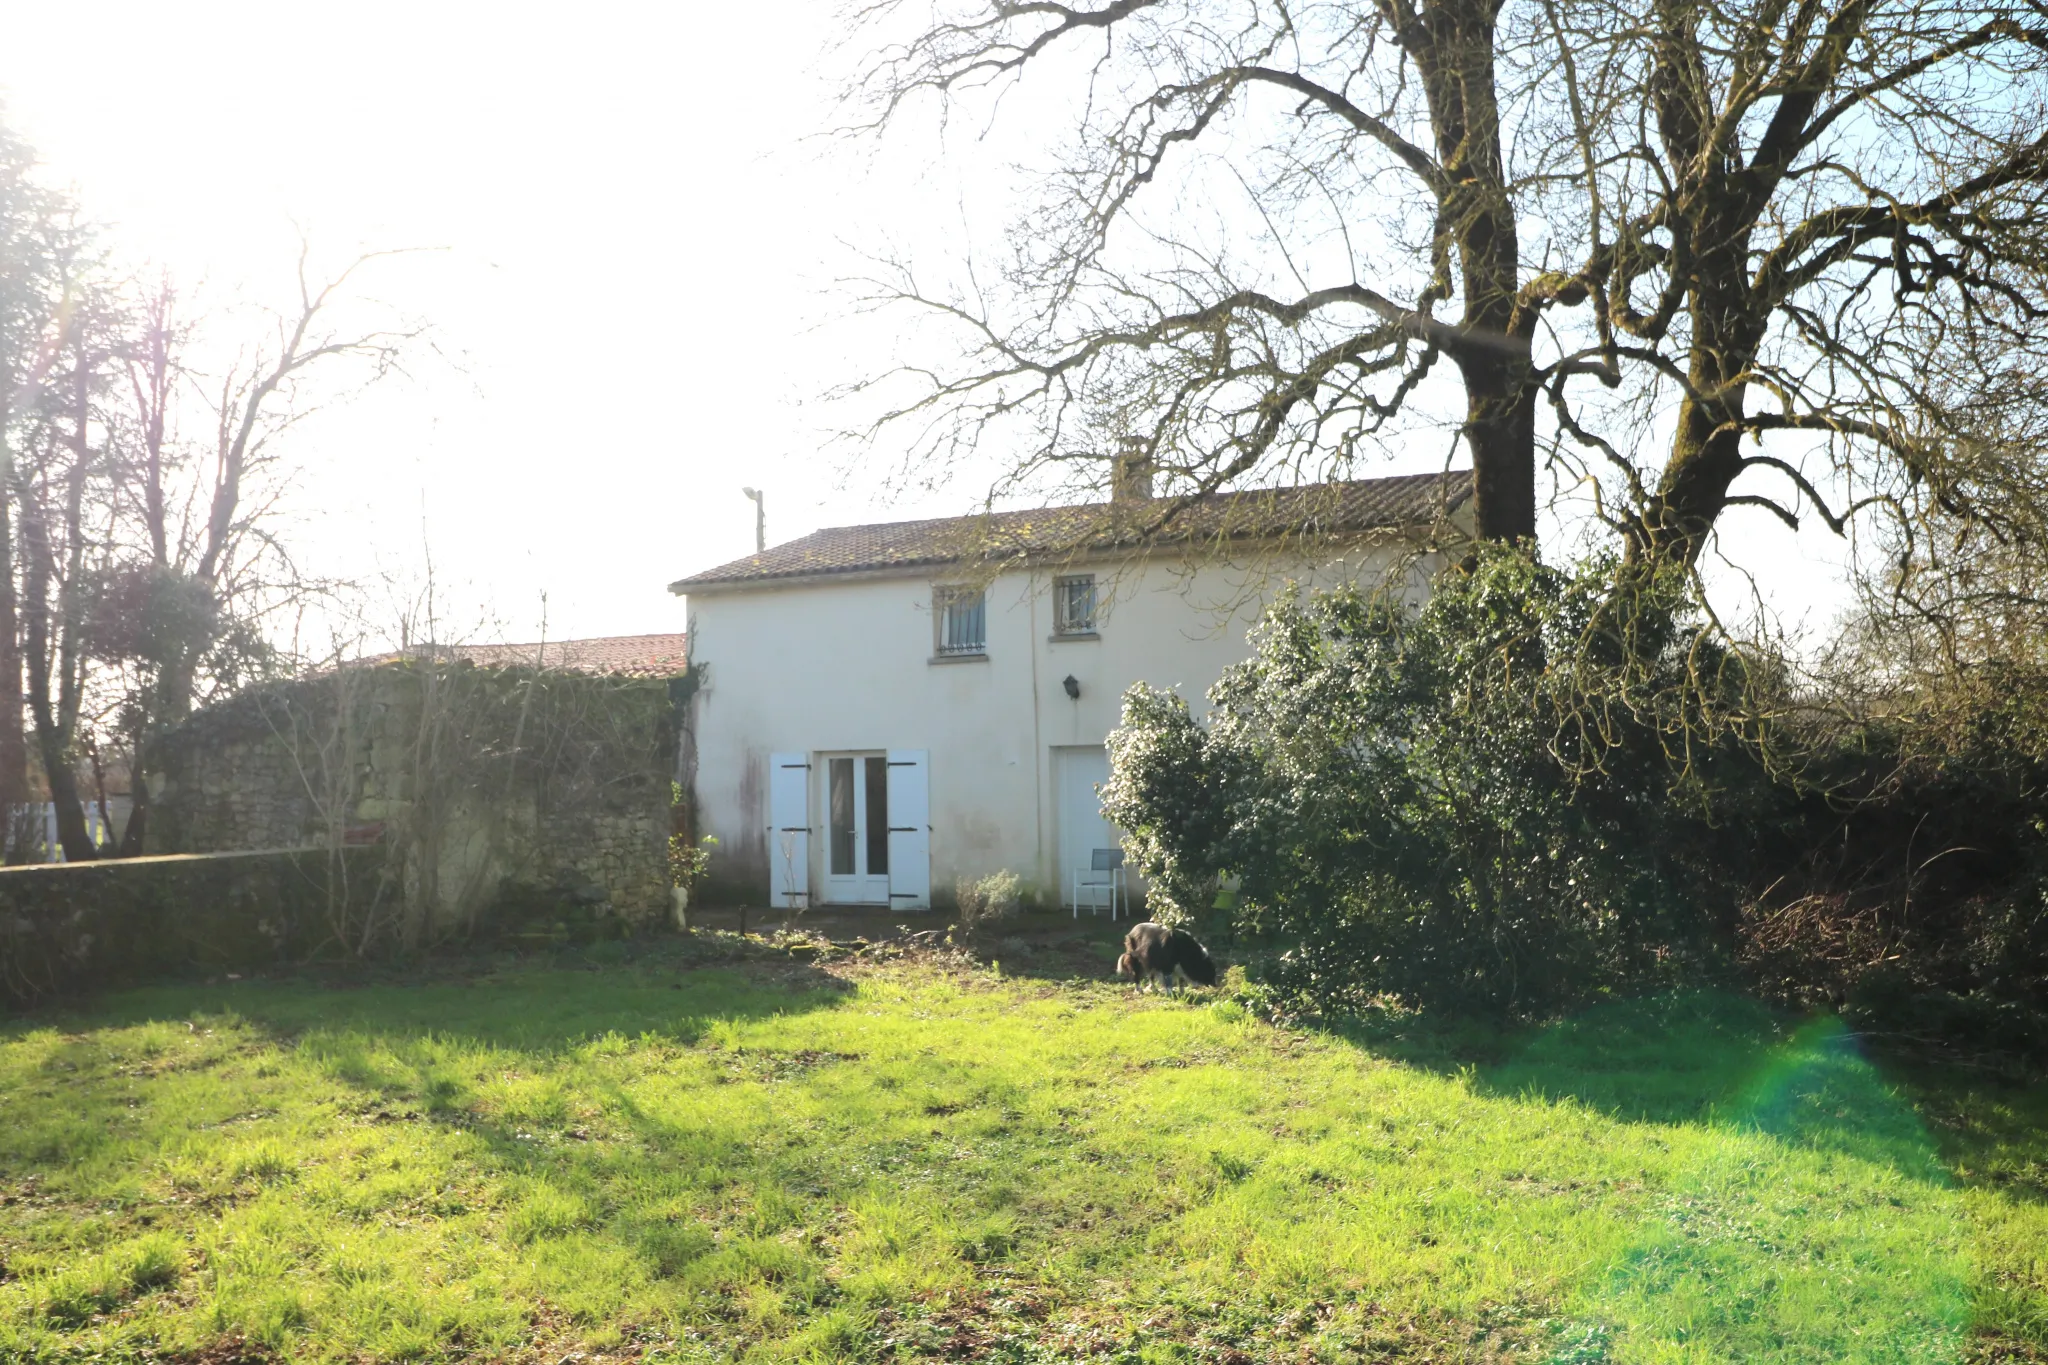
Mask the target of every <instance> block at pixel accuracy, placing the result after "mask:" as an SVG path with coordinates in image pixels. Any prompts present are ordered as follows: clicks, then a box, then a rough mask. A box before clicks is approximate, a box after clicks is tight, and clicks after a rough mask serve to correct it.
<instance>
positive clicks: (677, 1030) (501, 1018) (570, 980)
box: [0, 938, 848, 1052]
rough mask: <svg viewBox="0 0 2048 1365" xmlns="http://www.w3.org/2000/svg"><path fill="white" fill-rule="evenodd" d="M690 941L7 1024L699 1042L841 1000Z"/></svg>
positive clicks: (404, 969) (810, 975)
mask: <svg viewBox="0 0 2048 1365" xmlns="http://www.w3.org/2000/svg"><path fill="white" fill-rule="evenodd" d="M717 947H718V945H714V950H711V951H707V950H705V949H704V948H703V947H702V945H701V944H699V943H697V942H694V941H693V940H692V939H690V938H677V939H672V940H660V939H657V940H649V941H643V942H642V943H641V944H639V945H633V944H621V943H610V944H601V945H597V946H596V947H593V948H590V949H568V950H563V951H559V952H552V953H546V954H525V955H512V954H484V953H477V954H465V955H460V956H454V957H450V958H445V959H438V960H428V961H424V962H419V963H412V964H400V965H376V966H366V967H359V968H352V969H351V968H313V969H308V970H306V971H304V972H303V973H299V974H286V973H279V974H275V975H268V976H264V977H261V978H256V979H251V980H241V981H236V980H225V979H213V980H208V981H204V982H186V983H171V984H165V985H159V986H148V987H142V988H138V989H134V990H127V991H121V992H118V993H115V994H110V995H107V996H104V997H101V998H99V999H97V1000H93V1001H90V1002H85V1003H74V1004H71V1005H67V1006H62V1007H53V1008H50V1009H46V1010H42V1011H38V1012H36V1013H34V1014H30V1015H24V1016H20V1017H17V1018H14V1019H10V1020H7V1021H5V1022H4V1023H0V1039H4V1038H8V1037H17V1036H20V1035H21V1034H23V1033H26V1032H30V1031H33V1030H35V1029H41V1028H56V1029H58V1030H60V1031H64V1032H76V1031H82V1030H86V1029H93V1028H106V1027H122V1026H127V1025H133V1024H141V1023H147V1022H151V1021H161V1020H187V1019H192V1018H195V1017H198V1016H204V1015H232V1016H234V1017H237V1018H239V1019H242V1020H244V1021H246V1022H248V1023H250V1024H252V1025H254V1026H255V1027H257V1028H258V1029H260V1030H262V1031H263V1032H265V1033H266V1034H268V1035H269V1036H270V1037H271V1038H272V1039H273V1040H276V1041H287V1040H290V1039H292V1038H294V1037H296V1036H298V1035H300V1034H302V1033H305V1032H307V1031H309V1030H315V1029H318V1030H324V1031H327V1032H330V1033H350V1032H353V1033H361V1034H364V1035H374V1036H377V1037H381V1038H386V1039H391V1040H394V1041H404V1040H409V1039H419V1038H440V1039H446V1040H450V1041H454V1042H458V1043H460V1042H464V1041H467V1042H474V1043H477V1044H482V1045H487V1046H491V1047H501V1048H507V1049H512V1050H519V1051H532V1052H554V1051H559V1050H561V1049H564V1048H568V1047H573V1046H575V1045H577V1044H580V1043H583V1042H586V1041H588V1040H589V1039H592V1038H597V1037H603V1036H605V1035H607V1034H619V1035H622V1036H624V1037H628V1038H641V1037H653V1038H658V1039H662V1040H665V1041H670V1042H675V1043H678V1044H683V1045H687V1044H689V1043H692V1042H695V1041H696V1040H697V1039H698V1038H699V1037H701V1036H702V1034H703V1032H704V1030H705V1029H706V1028H707V1027H709V1026H710V1025H711V1024H712V1023H713V1022H715V1021H717V1020H719V1019H747V1018H760V1017H765V1016H769V1015H774V1014H793V1013H806V1012H809V1011H811V1010H816V1009H829V1008H831V1007H833V1006H834V1005H836V1004H838V1003H839V1002H840V1000H841V999H842V998H843V997H844V995H845V993H846V991H847V989H848V983H847V982H845V981H844V980H842V979H840V978H838V977H835V976H833V975H831V974H830V973H828V972H826V971H823V970H821V969H820V968H818V967H816V966H814V965H812V964H810V963H808V962H803V961H799V960H796V959H793V958H791V957H790V956H789V955H788V954H786V953H775V952H769V951H765V950H758V949H753V948H750V947H748V946H746V945H742V946H741V948H740V949H738V950H733V949H731V948H730V947H726V948H725V950H724V951H718V950H716V948H717Z"/></svg>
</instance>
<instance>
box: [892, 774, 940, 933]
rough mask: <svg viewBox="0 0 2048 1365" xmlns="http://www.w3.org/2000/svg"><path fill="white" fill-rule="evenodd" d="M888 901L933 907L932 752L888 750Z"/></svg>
mask: <svg viewBox="0 0 2048 1365" xmlns="http://www.w3.org/2000/svg"><path fill="white" fill-rule="evenodd" d="M889 905H890V906H891V908H893V909H897V910H929V909H931V907H932V786H931V754H930V752H929V751H927V750H924V749H891V750H890V751H889Z"/></svg>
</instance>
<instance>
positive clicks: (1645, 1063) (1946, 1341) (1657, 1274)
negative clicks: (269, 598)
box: [0, 959, 2048, 1365]
mask: <svg viewBox="0 0 2048 1365" xmlns="http://www.w3.org/2000/svg"><path fill="white" fill-rule="evenodd" d="M2044 1120H2048V1099H2044V1097H2043V1096H2042V1095H2041V1094H2040V1093H2038V1092H2030V1091H2026V1090H2021V1089H2011V1088H2006V1089H2001V1088H1998V1087H1996V1086H1994V1085H1992V1084H1990V1083H1989V1082H1984V1083H1975V1082H1972V1081H1971V1079H1970V1078H1969V1076H1968V1075H1967V1074H1946V1075H1936V1076H1932V1077H1928V1076H1920V1077H1900V1076H1896V1075H1889V1074H1886V1073H1885V1072H1884V1071H1882V1070H1881V1069H1880V1068H1878V1067H1876V1066H1874V1065H1873V1064H1872V1063H1871V1062H1870V1061H1869V1060H1867V1059H1866V1058H1865V1057H1864V1056H1863V1055H1862V1054H1861V1052H1860V1051H1859V1049H1858V1048H1857V1047H1856V1046H1855V1044H1854V1043H1853V1041H1852V1040H1850V1039H1848V1038H1845V1037H1844V1036H1843V1035H1842V1033H1841V1031H1840V1029H1839V1027H1838V1026H1836V1025H1834V1024H1833V1023H1831V1022H1830V1021H1827V1020H1825V1019H1819V1020H1813V1021H1808V1022H1805V1023H1800V1022H1799V1021H1788V1020H1783V1019H1780V1018H1777V1017H1775V1016H1772V1015H1770V1014H1768V1013H1766V1012H1764V1011H1762V1010H1760V1009H1758V1008H1757V1007H1755V1006H1751V1005H1747V1004H1744V1003H1741V1002H1738V1001H1728V1000H1722V999H1717V998H1713V997H1708V996H1697V997H1691V998H1686V999H1681V1000H1675V1001H1662V1002H1653V1003H1649V1004H1637V1005H1630V1006H1612V1007H1607V1008H1604V1009H1602V1010H1598V1011H1595V1012H1594V1013H1592V1014H1589V1015H1587V1016H1585V1017H1582V1018H1580V1019H1577V1020H1574V1021H1572V1022H1571V1023H1569V1024H1567V1025H1562V1026H1559V1027H1555V1028H1552V1029H1548V1030H1543V1031H1539V1032H1534V1033H1531V1034H1528V1035H1524V1036H1514V1037H1505V1038H1503V1037H1495V1036H1486V1035H1479V1034H1473V1035H1470V1036H1466V1037H1462V1038H1461V1037H1458V1036H1454V1035H1451V1034H1447V1033H1443V1032H1430V1031H1427V1030H1425V1029H1423V1028H1421V1027H1420V1026H1417V1027H1414V1028H1412V1029H1409V1030H1406V1031H1405V1032H1404V1031H1398V1030H1395V1029H1393V1028H1392V1026H1389V1028H1388V1029H1387V1030H1386V1031H1383V1032H1381V1033H1379V1034H1377V1035H1374V1036H1371V1037H1363V1038H1353V1039H1347V1038H1344V1037H1339V1036H1333V1035H1330V1034H1319V1033H1303V1032H1290V1031H1285V1030H1281V1029H1276V1028H1273V1027H1269V1026H1267V1025H1264V1024H1261V1023H1258V1022H1256V1021H1254V1020H1252V1019H1249V1018H1247V1017H1246V1016H1245V1014H1244V1013H1243V1011H1242V1010H1241V1009H1240V1008H1238V1007H1237V1006H1235V1005H1234V1004H1232V1003H1230V1002H1229V1001H1227V1000H1218V999H1211V998H1205V997H1203V996H1199V995H1198V996H1194V997H1190V998H1184V999H1180V1000H1173V999H1168V998H1165V997H1161V996H1153V997H1139V996H1136V995H1134V994H1132V993H1131V992H1130V991H1129V990H1128V989H1127V988H1120V987H1117V986H1115V985H1113V984H1110V983H1103V982H1089V981H1060V980H1054V979H1033V978H1022V979H1018V978H1005V977H1002V976H998V975H996V974H994V973H991V972H984V971H980V970H969V969H966V968H963V967H961V966H959V965H957V964H954V965H947V964H945V963H943V962H930V961H927V962H922V963H920V962H915V961H906V962H895V963H889V964H882V965H877V966H867V967H858V966H857V967H853V968H848V969H846V970H844V971H835V970H834V969H823V970H821V969H819V968H817V967H813V966H808V965H803V964H800V963H796V962H790V963H788V964H787V965H782V966H777V965H774V964H767V965H762V964H750V963H742V964H738V965H732V966H725V967H708V968H704V967H700V968H694V969H685V968H683V967H681V966H679V965H678V964H677V963H676V962H675V961H674V960H672V959H671V960H648V961H641V962H637V963H635V962H626V963H617V962H614V963H611V964H609V965H604V966H595V965H590V964H582V963H567V964H556V965H549V966H542V965H527V966H523V967H522V966H504V965H500V966H499V967H498V968H497V969H495V970H488V971H486V970H483V969H481V968H480V969H479V970H478V972H477V973H476V974H474V975H470V976H467V977H464V976H451V975H443V976H441V977H439V978H422V979H418V980H404V979H387V980H386V981H385V982H383V983H382V984H375V985H370V986H358V987H355V988H348V989H343V988H337V987H331V986H322V985H320V984H319V983H317V982H294V981H262V982H239V983H224V984H221V985H217V986H211V987H199V986H193V987H180V988H164V989H157V990H150V991H141V992H134V993H130V994H125V995H120V996H114V997H110V998H107V999H105V1000H103V1001H101V1002H99V1003H97V1004H96V1005H95V1006H94V1007H93V1008H92V1010H91V1011H90V1012H89V1013H84V1014H78V1015H67V1016H64V1017H61V1018H51V1019H44V1020H35V1021H29V1022H26V1023H17V1024H15V1025H13V1026H10V1027H8V1028H6V1029H5V1030H4V1031H0V1360H6V1361H42V1360H53V1361H54V1360H127V1359H138V1360H147V1359H159V1360H162V1359H169V1360H178V1359H185V1360H191V1361H200V1360H205V1361H219V1362H225V1361H230V1360H256V1359H264V1358H267V1357H268V1355H269V1353H270V1352H272V1351H274V1352H275V1353H276V1355H277V1356H278V1357H280V1358H287V1359H292V1360H348V1361H355V1360H435V1359H482V1360H495V1359H531V1360H536V1361H545V1362H547V1365H555V1362H557V1361H560V1360H561V1359H562V1358H563V1357H564V1356H567V1355H570V1354H572V1353H575V1352H582V1353H584V1357H585V1358H586V1359H595V1358H598V1357H607V1358H644V1359H648V1360H729V1359H744V1360H763V1361H768V1360H817V1361H825V1360H882V1361H888V1360H912V1359H927V1358H929V1359H954V1360H985V1361H1055V1360H1058V1361H1067V1360H1105V1361H1109V1360H1115V1361H1186V1360H1208V1361H1224V1362H1240V1363H1241V1362H1246V1361H1251V1360H1260V1361H1265V1360H1288V1361H1297V1360H1299V1361H1308V1360H1332V1361H1335V1360H1358V1359H1369V1360H1381V1359H1388V1360H1416V1361H1421V1360H1457V1359H1475V1360H1489V1359H1502V1360H1506V1359H1529V1360H1539V1361H1559V1362H1591V1361H1601V1360H1612V1361H1658V1362H1664V1361H1670V1362H1679V1361H1685V1362H1692V1361H1722V1360H1726V1361H1816V1362H1818V1361H1831V1362H1832V1361H1956V1360H1959V1359H1966V1358H1968V1359H2040V1358H2044V1357H2043V1348H2044V1345H2048V1131H2044Z"/></svg>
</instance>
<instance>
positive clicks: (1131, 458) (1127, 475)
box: [1109, 436, 1153, 502]
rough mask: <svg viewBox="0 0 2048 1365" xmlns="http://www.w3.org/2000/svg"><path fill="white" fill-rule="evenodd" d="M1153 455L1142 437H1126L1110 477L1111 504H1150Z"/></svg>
mask: <svg viewBox="0 0 2048 1365" xmlns="http://www.w3.org/2000/svg"><path fill="white" fill-rule="evenodd" d="M1152 473H1153V465H1152V454H1151V452H1150V451H1149V450H1147V449H1146V446H1145V438H1144V437H1142V436H1126V437H1124V439H1123V449H1122V450H1121V451H1119V452H1118V453H1117V456H1116V464H1115V466H1114V468H1112V469H1111V471H1110V476H1109V500H1110V501H1111V502H1148V501H1150V500H1151V497H1152Z"/></svg>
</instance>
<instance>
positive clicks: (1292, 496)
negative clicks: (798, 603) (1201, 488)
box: [669, 470, 1472, 593]
mask: <svg viewBox="0 0 2048 1365" xmlns="http://www.w3.org/2000/svg"><path fill="white" fill-rule="evenodd" d="M1471 496H1472V474H1471V471H1469V470H1458V471H1456V472H1453V473H1450V474H1407V475H1400V476H1397V477H1394V478H1385V479H1357V480H1352V481H1349V482H1344V483H1319V484H1304V485H1302V486H1300V487H1296V488H1274V489H1253V490H1249V491H1246V492H1242V493H1214V494H1211V495H1209V496H1207V497H1203V498H1196V499H1192V500H1188V501H1185V502H1183V501H1182V500H1179V499H1174V498H1157V499H1153V500H1151V501H1146V502H1134V503H1104V502H1096V503H1084V504H1080V505H1078V506H1072V507H1041V508H1035V509H1031V510H1027V511H1021V512H992V513H988V514H985V515H981V516H971V517H940V518H936V519H933V520H929V521H890V522H879V523H876V524H873V525H869V526H832V527H827V528H826V529H824V530H822V531H813V532H812V533H811V534H810V535H807V536H803V537H801V538H799V539H797V540H792V541H790V542H788V543H787V544H783V545H775V546H770V547H769V548H768V549H766V550H764V551H762V552H761V553H759V554H752V555H748V556H746V557H745V558H744V559H735V560H733V561H732V562H731V563H728V564H721V565H719V566H718V567H717V568H715V569H706V570H704V571H703V572H702V573H696V574H692V575H690V576H689V577H688V578H684V579H679V580H677V581H676V582H674V583H671V584H669V591H670V592H674V593H687V592H690V591H691V590H693V589H696V590H704V589H715V588H721V587H729V586H738V585H740V584H745V583H761V582H771V581H774V580H777V579H793V578H810V577H814V576H817V575H822V574H839V573H859V572H863V571H873V570H878V569H907V568H914V567H917V566H919V565H927V564H951V563H957V562H959V561H962V560H967V559H983V560H988V559H994V560H1001V559H1008V558H1012V557H1021V556H1033V555H1058V554H1072V553H1082V552H1087V551H1091V550H1096V551H1099V550H1108V549H1115V548H1117V547H1119V546H1130V545H1136V544H1138V543H1140V542H1141V541H1142V540H1143V539H1144V538H1145V537H1146V535H1147V534H1148V533H1151V534H1152V535H1154V536H1155V537H1156V539H1157V540H1158V541H1160V542H1164V543H1168V544H1182V545H1185V544H1189V543H1200V542H1202V541H1205V540H1235V539H1260V538H1272V537H1275V536H1295V535H1308V536H1329V535H1347V534H1354V533H1357V532H1362V531H1374V530H1389V529H1395V528H1400V527H1415V528H1425V527H1428V526H1430V525H1432V524H1434V523H1435V522H1436V521H1438V520H1439V519H1440V518H1442V517H1443V516H1445V515H1446V514H1448V513H1449V512H1451V511H1454V510H1455V509H1457V508H1458V507H1459V506H1461V505H1462V504H1463V503H1465V502H1466V501H1467V500H1468V499H1469V498H1470V497H1471ZM1169 509H1173V510H1174V511H1175V515H1174V517H1173V519H1172V521H1171V522H1170V523H1169V524H1168V525H1167V526H1165V527H1164V528H1163V529H1162V528H1159V527H1158V526H1157V524H1156V523H1157V519H1158V518H1159V516H1161V515H1162V514H1164V513H1166V512H1167V511H1168V510H1169Z"/></svg>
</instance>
